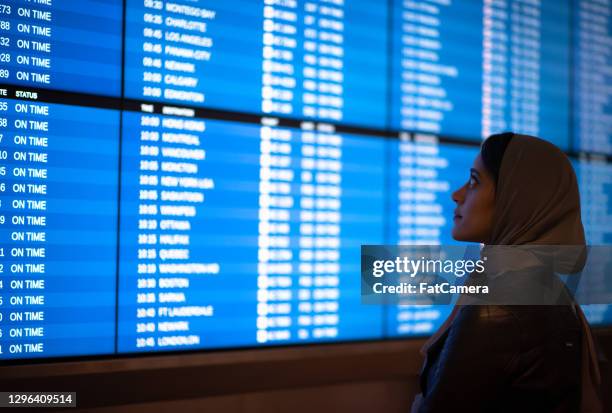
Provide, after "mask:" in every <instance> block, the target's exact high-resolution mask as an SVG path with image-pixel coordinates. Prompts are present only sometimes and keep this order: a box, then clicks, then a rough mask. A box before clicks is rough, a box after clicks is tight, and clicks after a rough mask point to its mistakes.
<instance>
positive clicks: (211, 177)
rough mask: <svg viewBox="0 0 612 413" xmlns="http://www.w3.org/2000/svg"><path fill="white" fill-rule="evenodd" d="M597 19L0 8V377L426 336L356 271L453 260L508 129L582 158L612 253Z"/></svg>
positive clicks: (269, 6)
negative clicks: (418, 249)
mask: <svg viewBox="0 0 612 413" xmlns="http://www.w3.org/2000/svg"><path fill="white" fill-rule="evenodd" d="M607 7H608V6H606V5H602V4H601V2H596V1H594V0H574V1H573V2H571V3H569V4H568V3H563V4H560V3H559V2H556V1H552V0H550V1H549V0H546V1H530V2H526V1H511V0H507V1H488V0H486V1H483V2H450V1H436V2H416V1H405V0H402V1H400V0H393V1H386V2H374V1H366V0H358V1H351V2H348V1H343V0H312V1H306V0H305V1H296V0H262V1H246V0H231V1H225V2H213V1H209V0H125V1H122V0H83V1H78V2H74V1H68V0H32V1H29V2H23V1H16V0H3V1H0V358H1V359H30V358H40V357H59V356H82V355H109V354H131V353H134V352H147V351H149V352H153V351H174V350H182V349H220V348H230V347H252V346H270V345H285V344H297V343H313V342H334V341H347V340H378V339H384V338H390V337H399V336H422V335H427V334H430V333H431V332H432V331H434V330H435V328H437V326H438V325H439V324H440V323H441V322H442V320H443V319H444V318H445V317H446V315H447V314H448V310H449V309H448V308H442V307H437V308H414V307H405V306H404V307H382V306H372V305H369V306H366V305H361V297H360V274H359V271H360V256H359V254H360V246H361V245H362V244H397V243H405V244H428V243H429V244H450V243H453V241H452V239H451V237H450V229H451V222H450V221H449V220H450V218H451V217H452V211H453V209H454V203H453V202H452V200H451V198H450V196H451V192H452V190H453V189H454V188H458V187H459V186H461V185H462V184H463V183H464V182H465V180H467V178H468V170H469V167H470V165H471V164H472V161H473V159H474V157H475V155H476V153H477V151H478V145H479V143H480V140H481V138H482V137H483V136H486V135H488V134H490V133H494V132H500V131H504V130H514V131H516V132H523V133H530V134H534V135H538V136H541V137H543V138H545V139H548V140H550V141H552V142H554V143H555V144H557V145H558V146H560V147H561V148H563V149H565V150H568V151H573V152H576V151H581V152H583V153H582V158H581V159H582V161H581V162H579V163H577V165H578V166H577V169H578V172H579V179H580V184H581V190H582V194H581V195H582V200H583V214H584V222H585V228H586V231H587V236H588V238H589V242H590V243H592V244H607V243H609V242H610V239H611V238H610V233H611V232H610V231H609V222H610V219H609V216H610V214H609V205H610V202H609V189H610V185H609V177H610V176H611V173H610V167H609V163H608V159H607V158H606V157H605V154H609V153H610V148H609V146H610V139H609V137H610V125H609V118H610V116H609V113H608V112H609V111H608V109H609V108H608V106H609V105H608V100H609V93H608V92H609V91H608V89H609V84H610V76H609V75H608V72H609V70H607V69H606V67H607V66H609V56H608V54H606V53H607V52H606V50H604V49H602V48H603V46H602V45H605V44H607V43H606V42H607V40H606V39H607V38H608V37H609V32H610V30H609V29H610V22H609V15H610V13H609V10H608V8H607ZM606 36H607V37H606ZM570 142H571V145H570ZM593 153H596V154H599V155H597V156H594V155H593ZM602 154H604V155H603V156H602ZM586 310H587V314H588V316H589V319H590V320H591V321H592V322H593V323H594V324H597V325H609V324H610V323H611V322H612V316H611V315H610V310H609V309H608V307H605V306H603V307H601V306H600V307H596V306H591V307H588V308H586Z"/></svg>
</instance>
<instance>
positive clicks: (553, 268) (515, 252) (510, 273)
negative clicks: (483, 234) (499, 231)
mask: <svg viewBox="0 0 612 413" xmlns="http://www.w3.org/2000/svg"><path fill="white" fill-rule="evenodd" d="M610 252H611V251H610V247H607V246H597V247H595V246H588V247H586V246H558V245H556V246H550V245H546V246H533V245H529V246H486V247H484V248H482V247H481V246H479V245H470V246H467V247H465V246H440V245H419V246H412V245H408V246H404V245H399V246H398V245H364V246H362V247H361V296H362V302H363V303H364V304H392V305H395V304H415V305H436V304H450V303H453V302H455V300H456V299H457V298H458V297H459V296H461V297H462V301H461V303H466V304H467V303H469V304H499V305H520V304H528V305H560V304H566V303H569V302H572V301H577V302H578V303H580V304H609V303H611V302H612V300H611V298H612V294H611V292H612V282H611V281H610V280H608V279H607V277H606V276H605V274H606V272H607V271H606V270H608V272H609V269H610V268H612V267H611V264H612V259H611V258H610V257H612V254H610Z"/></svg>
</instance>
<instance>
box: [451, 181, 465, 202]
mask: <svg viewBox="0 0 612 413" xmlns="http://www.w3.org/2000/svg"><path fill="white" fill-rule="evenodd" d="M464 195H465V185H463V186H462V187H461V188H459V189H457V190H456V191H454V192H453V193H452V194H451V199H452V200H453V201H455V202H456V203H458V204H461V203H462V202H463V199H464Z"/></svg>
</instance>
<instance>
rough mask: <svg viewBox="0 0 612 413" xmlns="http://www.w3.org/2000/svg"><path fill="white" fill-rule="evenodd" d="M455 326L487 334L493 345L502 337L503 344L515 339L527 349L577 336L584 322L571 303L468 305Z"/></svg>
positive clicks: (457, 330) (462, 330)
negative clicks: (580, 319) (581, 322)
mask: <svg viewBox="0 0 612 413" xmlns="http://www.w3.org/2000/svg"><path fill="white" fill-rule="evenodd" d="M452 329H454V330H455V332H454V333H455V334H458V333H459V334H462V335H463V334H466V335H474V336H475V337H487V336H488V337H490V339H491V340H493V342H491V343H490V345H495V344H496V343H497V344H499V343H498V342H499V341H501V342H502V344H503V346H504V347H507V346H508V344H510V343H512V344H513V345H514V346H516V348H518V349H523V350H524V349H526V348H531V347H534V346H538V345H542V344H544V343H546V342H550V341H551V340H554V341H562V340H567V339H569V338H576V337H578V336H579V335H580V330H581V324H580V321H579V319H578V317H577V316H576V314H575V312H574V310H573V308H572V306H571V305H465V306H462V308H461V309H460V310H459V312H458V313H457V317H456V318H455V320H454V321H453V328H452ZM452 329H451V330H452ZM452 333H453V332H452V331H451V332H450V334H452ZM493 337H494V338H493Z"/></svg>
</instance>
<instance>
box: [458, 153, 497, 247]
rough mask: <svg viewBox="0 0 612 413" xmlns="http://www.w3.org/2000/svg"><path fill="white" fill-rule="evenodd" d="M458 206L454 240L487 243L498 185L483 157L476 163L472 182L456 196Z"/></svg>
mask: <svg viewBox="0 0 612 413" xmlns="http://www.w3.org/2000/svg"><path fill="white" fill-rule="evenodd" d="M452 199H453V201H455V202H456V203H457V207H456V208H455V214H454V217H453V223H454V226H453V230H452V235H453V238H454V239H456V240H457V241H467V242H482V243H487V242H488V241H487V240H488V239H489V238H490V236H491V230H492V228H493V209H494V206H495V182H494V179H493V176H492V175H491V174H490V173H489V172H488V171H487V169H486V168H485V166H484V163H483V162H482V158H481V157H480V154H478V156H477V157H476V159H474V163H473V165H472V168H471V169H470V178H469V179H468V181H467V182H466V183H465V184H464V185H463V186H462V187H461V188H459V189H457V190H456V191H455V192H453V194H452Z"/></svg>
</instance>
